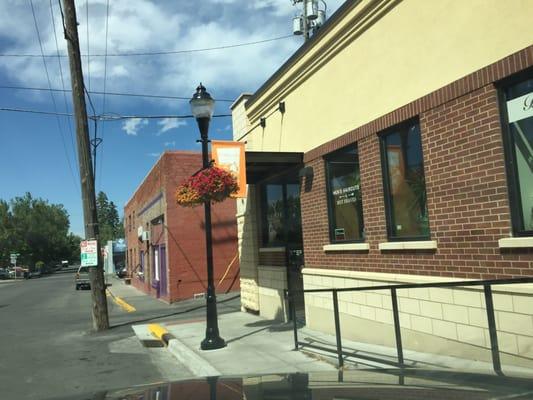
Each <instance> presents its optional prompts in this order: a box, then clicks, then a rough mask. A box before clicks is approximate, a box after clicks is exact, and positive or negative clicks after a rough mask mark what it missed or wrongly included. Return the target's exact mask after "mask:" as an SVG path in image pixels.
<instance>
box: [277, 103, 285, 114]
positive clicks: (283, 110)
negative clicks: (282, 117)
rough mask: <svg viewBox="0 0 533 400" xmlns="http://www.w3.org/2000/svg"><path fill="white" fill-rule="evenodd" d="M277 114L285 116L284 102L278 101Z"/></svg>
mask: <svg viewBox="0 0 533 400" xmlns="http://www.w3.org/2000/svg"><path fill="white" fill-rule="evenodd" d="M278 109H279V112H280V113H282V114H285V102H284V101H280V102H279V107H278Z"/></svg>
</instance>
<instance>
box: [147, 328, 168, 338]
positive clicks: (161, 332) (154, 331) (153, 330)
mask: <svg viewBox="0 0 533 400" xmlns="http://www.w3.org/2000/svg"><path fill="white" fill-rule="evenodd" d="M148 330H149V331H150V332H151V333H152V335H154V336H155V337H156V338H158V339H159V340H162V338H163V335H164V334H165V333H168V331H167V330H166V329H165V328H163V327H162V326H161V325H159V324H150V325H148Z"/></svg>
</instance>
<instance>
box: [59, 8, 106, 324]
mask: <svg viewBox="0 0 533 400" xmlns="http://www.w3.org/2000/svg"><path fill="white" fill-rule="evenodd" d="M63 8H64V18H65V21H64V23H65V38H66V40H67V44H68V58H69V65H70V80H71V82H72V102H73V104H74V115H75V117H76V139H77V144H78V159H79V164H80V180H81V196H82V201H83V218H84V221H85V238H86V239H87V240H90V239H96V240H98V239H99V232H98V217H97V213H96V196H95V192H94V179H93V177H94V173H93V169H92V163H91V149H90V142H89V125H88V122H87V109H86V104H85V93H84V88H85V86H84V83H83V73H82V69H81V56H80V44H79V39H78V24H77V20H76V7H75V5H74V0H63ZM103 265H104V263H103V257H102V252H101V251H100V242H99V241H98V266H96V267H90V268H89V280H90V282H91V292H92V296H91V297H92V315H93V327H94V329H95V330H96V331H102V330H105V329H108V328H109V317H108V314H107V299H106V295H105V282H104V268H103Z"/></svg>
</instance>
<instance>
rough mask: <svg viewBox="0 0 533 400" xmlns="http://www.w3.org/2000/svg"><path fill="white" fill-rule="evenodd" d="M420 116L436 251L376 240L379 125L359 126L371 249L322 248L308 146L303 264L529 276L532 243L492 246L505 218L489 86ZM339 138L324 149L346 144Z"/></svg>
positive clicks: (321, 193)
mask: <svg viewBox="0 0 533 400" xmlns="http://www.w3.org/2000/svg"><path fill="white" fill-rule="evenodd" d="M419 118H420V129H421V134H422V148H423V153H424V170H425V175H426V190H427V197H428V210H429V219H430V230H431V239H433V240H437V242H438V248H437V250H435V251H404V250H402V251H386V252H385V251H380V250H379V249H378V243H380V242H385V241H387V233H386V222H385V207H384V200H383V184H382V176H381V160H380V152H379V139H378V136H377V133H378V132H377V131H374V132H364V134H363V133H359V134H358V135H357V136H358V140H357V144H358V148H359V163H360V170H361V190H362V195H363V213H364V222H365V230H366V235H367V239H366V241H367V242H368V243H369V245H370V250H369V251H368V252H355V251H354V252H331V253H330V252H328V253H325V252H324V251H323V249H322V246H323V245H325V244H329V243H330V242H329V227H328V216H327V199H326V188H325V176H324V173H325V170H324V161H323V159H322V157H317V153H316V152H317V150H313V151H312V152H310V153H308V154H306V159H307V160H308V163H307V165H310V166H312V167H313V168H314V178H313V183H312V189H311V190H310V191H308V192H305V190H304V189H303V188H304V186H305V185H302V195H301V202H302V224H303V237H304V253H305V264H306V267H316V268H336V269H350V270H358V271H372V272H388V273H403V274H419V275H435V276H453V277H460V278H475V279H491V278H507V277H513V276H524V275H533V251H531V249H516V250H507V251H504V250H500V249H499V247H498V239H501V238H503V237H508V236H509V232H510V230H511V219H510V214H509V203H508V196H507V182H506V177H505V164H504V155H503V147H502V133H501V127H500V122H499V121H500V120H499V118H500V116H499V108H498V100H497V92H496V89H495V88H494V86H493V85H492V84H488V85H485V86H483V87H481V88H479V89H476V90H473V91H470V92H469V93H467V94H465V95H462V96H460V97H457V98H455V99H452V100H450V101H447V102H445V103H444V104H441V105H439V106H437V107H433V108H430V109H428V110H425V111H422V112H421V113H420V114H419ZM393 119H394V118H389V120H393ZM381 124H383V121H381ZM375 125H379V124H375ZM391 125H392V123H391ZM341 139H342V140H344V139H346V137H341ZM344 142H346V143H344ZM344 142H343V143H336V144H335V145H334V146H331V145H329V147H340V146H339V145H346V144H348V143H350V142H349V141H346V140H344ZM352 143H353V141H352ZM322 147H323V149H326V148H328V145H324V146H322ZM313 152H314V153H313Z"/></svg>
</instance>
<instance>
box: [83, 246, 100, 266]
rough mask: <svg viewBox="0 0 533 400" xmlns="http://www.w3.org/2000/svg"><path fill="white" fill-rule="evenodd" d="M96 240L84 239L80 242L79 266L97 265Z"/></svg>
mask: <svg viewBox="0 0 533 400" xmlns="http://www.w3.org/2000/svg"><path fill="white" fill-rule="evenodd" d="M97 249H98V242H97V241H96V240H84V241H82V242H81V243H80V250H81V266H82V267H96V266H98V250H97Z"/></svg>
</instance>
